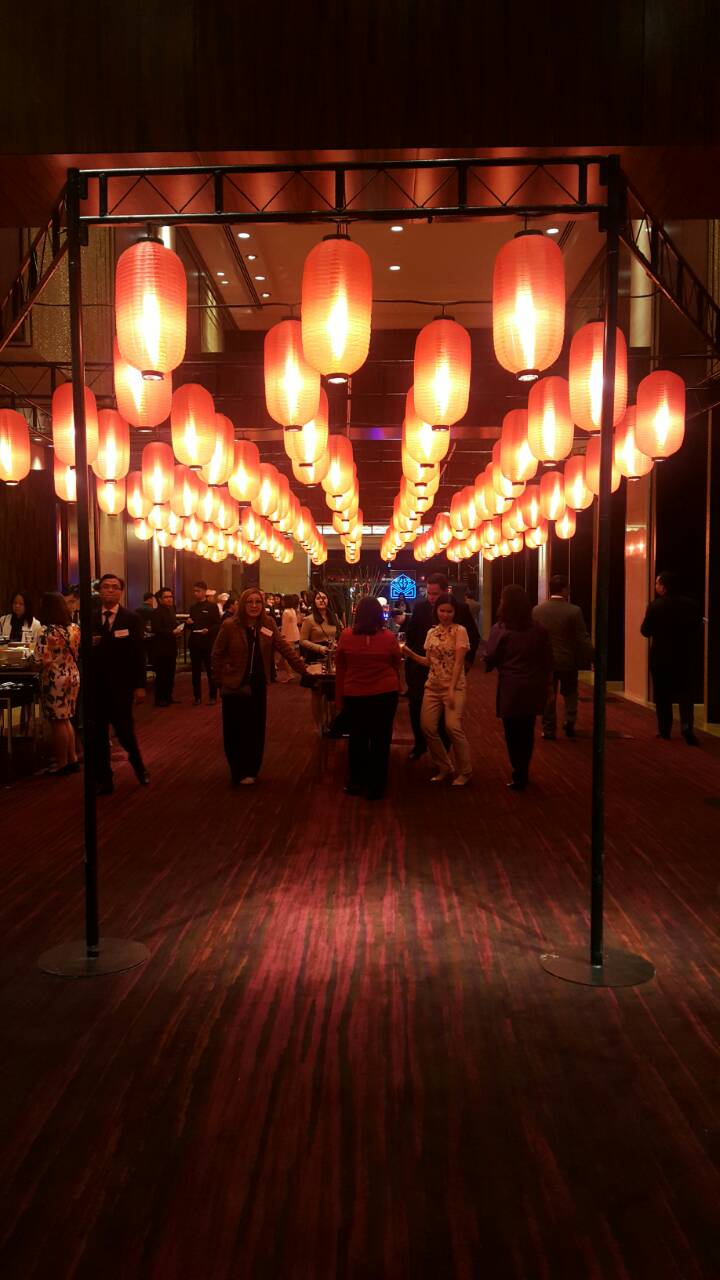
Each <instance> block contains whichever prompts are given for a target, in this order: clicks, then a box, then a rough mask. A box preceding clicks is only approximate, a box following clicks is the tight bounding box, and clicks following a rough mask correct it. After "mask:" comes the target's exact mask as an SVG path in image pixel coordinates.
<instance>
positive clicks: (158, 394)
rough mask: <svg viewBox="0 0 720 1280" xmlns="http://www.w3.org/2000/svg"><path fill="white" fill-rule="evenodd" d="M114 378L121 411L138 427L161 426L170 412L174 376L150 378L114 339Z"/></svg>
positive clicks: (116, 396) (124, 416)
mask: <svg viewBox="0 0 720 1280" xmlns="http://www.w3.org/2000/svg"><path fill="white" fill-rule="evenodd" d="M113 379H114V384H115V399H116V400H117V406H118V410H119V412H120V414H121V415H122V417H123V418H126V419H127V421H128V422H131V423H132V424H133V426H135V427H158V426H159V425H160V423H161V422H164V421H165V419H166V418H167V417H169V415H170V405H171V403H172V377H171V376H170V374H167V376H166V377H164V378H160V379H159V380H158V381H157V382H147V381H146V380H145V378H143V376H142V374H141V372H140V370H139V369H136V368H135V366H134V365H132V364H129V363H128V361H127V360H125V359H123V357H122V356H121V354H120V348H119V347H118V344H117V339H115V340H114V342H113Z"/></svg>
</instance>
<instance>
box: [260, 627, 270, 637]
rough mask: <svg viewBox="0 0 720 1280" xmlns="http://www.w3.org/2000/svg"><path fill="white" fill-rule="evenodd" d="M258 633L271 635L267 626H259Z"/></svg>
mask: <svg viewBox="0 0 720 1280" xmlns="http://www.w3.org/2000/svg"><path fill="white" fill-rule="evenodd" d="M260 635H261V636H272V631H271V630H270V628H269V627H261V628H260Z"/></svg>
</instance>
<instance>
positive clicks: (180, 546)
mask: <svg viewBox="0 0 720 1280" xmlns="http://www.w3.org/2000/svg"><path fill="white" fill-rule="evenodd" d="M168 532H169V531H168ZM170 546H171V547H172V549H173V551H186V550H188V548H186V546H185V538H184V537H183V535H182V534H181V533H176V534H175V535H174V536H173V535H172V534H171V536H170Z"/></svg>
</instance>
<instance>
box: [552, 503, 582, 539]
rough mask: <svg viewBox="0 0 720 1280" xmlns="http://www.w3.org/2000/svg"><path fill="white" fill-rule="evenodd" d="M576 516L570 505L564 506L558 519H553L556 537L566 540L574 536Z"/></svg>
mask: <svg viewBox="0 0 720 1280" xmlns="http://www.w3.org/2000/svg"><path fill="white" fill-rule="evenodd" d="M576 528H577V516H576V514H575V512H574V511H573V509H572V507H566V508H565V511H564V512H563V514H562V515H561V517H560V519H559V520H556V521H555V533H556V535H557V537H558V538H562V539H563V540H565V541H567V539H568V538H573V537H574V536H575V530H576Z"/></svg>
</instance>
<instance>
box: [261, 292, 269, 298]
mask: <svg viewBox="0 0 720 1280" xmlns="http://www.w3.org/2000/svg"><path fill="white" fill-rule="evenodd" d="M260 297H261V298H269V297H270V294H269V293H261V294H260Z"/></svg>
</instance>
